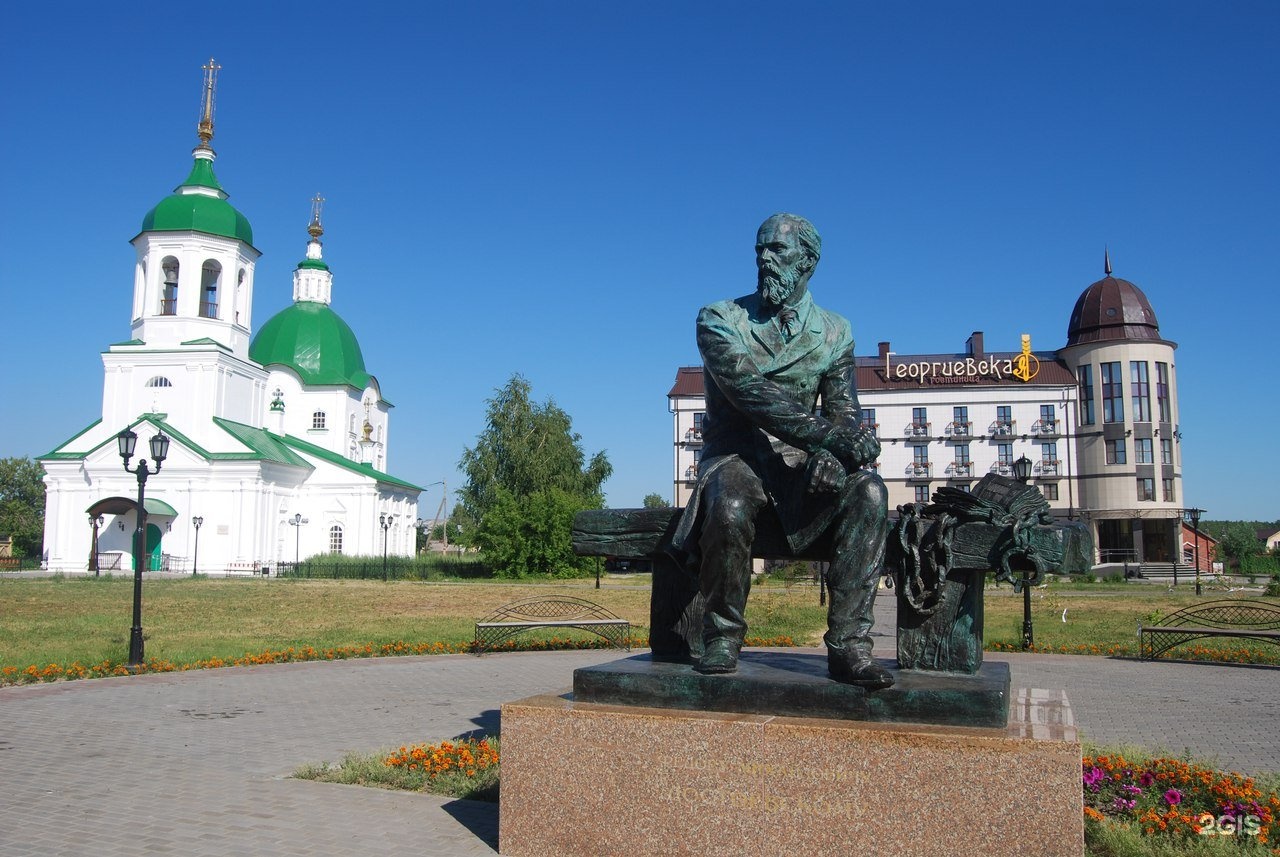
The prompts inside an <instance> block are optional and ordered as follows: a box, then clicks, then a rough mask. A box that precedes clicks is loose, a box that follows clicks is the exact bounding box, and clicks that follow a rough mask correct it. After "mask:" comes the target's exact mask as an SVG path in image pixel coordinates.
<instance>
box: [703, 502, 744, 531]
mask: <svg viewBox="0 0 1280 857" xmlns="http://www.w3.org/2000/svg"><path fill="white" fill-rule="evenodd" d="M755 514H756V508H755V504H753V503H750V502H748V501H747V499H746V498H744V497H740V496H720V497H716V498H715V499H714V500H713V501H712V503H711V504H710V508H709V509H708V510H707V523H708V524H710V525H712V526H715V527H718V528H719V529H720V530H722V531H724V530H745V529H746V528H747V527H748V526H749V525H750V524H751V523H752V522H753V521H754V519H755Z"/></svg>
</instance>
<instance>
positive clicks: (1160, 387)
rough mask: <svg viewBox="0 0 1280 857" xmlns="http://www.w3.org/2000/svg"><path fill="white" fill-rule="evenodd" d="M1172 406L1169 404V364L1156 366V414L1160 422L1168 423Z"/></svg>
mask: <svg viewBox="0 0 1280 857" xmlns="http://www.w3.org/2000/svg"><path fill="white" fill-rule="evenodd" d="M1171 411H1172V406H1171V405H1170V404H1169V364H1168V363H1157V364H1156V413H1157V414H1158V415H1159V417H1160V422H1163V423H1167V422H1169V420H1170V419H1171V417H1170V416H1169V414H1170V412H1171Z"/></svg>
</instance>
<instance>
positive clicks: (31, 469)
mask: <svg viewBox="0 0 1280 857" xmlns="http://www.w3.org/2000/svg"><path fill="white" fill-rule="evenodd" d="M0 535H9V536H12V537H13V552H14V555H15V556H40V554H41V553H42V552H43V550H44V468H43V467H41V466H40V463H39V462H36V461H32V460H31V459H29V458H0Z"/></svg>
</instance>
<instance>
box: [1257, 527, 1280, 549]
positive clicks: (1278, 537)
mask: <svg viewBox="0 0 1280 857" xmlns="http://www.w3.org/2000/svg"><path fill="white" fill-rule="evenodd" d="M1258 541H1260V542H1262V544H1263V546H1265V547H1266V549H1267V550H1268V551H1273V550H1275V549H1276V547H1277V546H1280V527H1267V528H1266V529H1263V530H1258Z"/></svg>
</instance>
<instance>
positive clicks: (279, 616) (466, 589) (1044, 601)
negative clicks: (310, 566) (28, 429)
mask: <svg viewBox="0 0 1280 857" xmlns="http://www.w3.org/2000/svg"><path fill="white" fill-rule="evenodd" d="M643 582H647V581H641V580H638V579H636V578H630V577H625V576H622V577H613V578H608V579H606V583H605V586H604V588H602V589H598V590H597V589H594V588H593V586H592V582H591V581H590V580H583V581H569V582H555V583H525V582H520V583H494V582H467V583H457V582H453V583H436V582H431V583H424V582H409V581H392V582H389V583H383V582H382V581H361V580H338V581H334V580H269V581H265V580H260V579H230V580H224V579H209V578H194V579H180V580H168V579H153V580H147V581H145V583H144V586H143V616H142V618H143V621H142V626H143V629H144V631H145V634H146V653H147V656H148V658H159V659H162V660H167V661H171V662H173V663H175V664H183V663H191V662H194V661H197V660H204V659H207V658H215V657H216V658H224V659H230V658H236V657H240V656H242V655H245V654H246V653H258V652H263V651H269V650H280V649H286V648H288V647H290V646H294V647H298V646H306V645H311V646H315V647H316V648H329V647H339V646H351V645H363V644H365V643H375V644H382V643H391V642H395V641H404V642H406V643H410V644H414V643H429V642H437V641H441V642H447V643H463V642H466V641H468V640H470V639H471V638H472V636H473V631H474V624H475V622H476V621H477V620H478V619H480V618H481V617H483V616H485V615H486V614H488V613H489V612H491V611H492V610H493V609H495V608H497V607H499V606H501V605H503V604H507V603H509V602H512V601H516V600H518V599H521V598H525V597H529V596H531V595H550V594H554V593H561V594H568V595H575V596H577V597H580V598H586V599H589V600H591V601H595V602H597V603H599V604H602V605H603V606H605V607H607V608H608V609H610V610H612V611H613V612H614V613H616V614H618V615H619V616H621V617H622V618H624V619H627V620H628V621H630V622H631V623H632V625H633V627H634V629H635V634H636V635H637V636H644V635H646V634H647V633H648V621H649V590H648V587H647V586H644V585H636V584H637V583H643ZM1211 597H1222V595H1221V594H1216V595H1212V596H1211V595H1208V594H1206V596H1205V598H1204V599H1201V600H1207V599H1208V598H1211ZM1235 597H1240V594H1239V593H1237V594H1236V596H1235ZM132 598H133V591H132V580H131V579H130V578H125V577H114V578H100V579H94V578H66V579H62V578H53V579H6V580H0V667H2V666H14V667H19V668H25V667H26V666H28V665H31V664H37V665H40V666H44V665H46V664H49V663H58V664H70V663H72V662H75V661H79V662H80V663H82V664H91V663H98V662H101V661H103V660H113V661H121V660H123V659H124V658H125V655H126V653H127V650H128V639H129V627H130V624H131V621H132V619H131V616H132ZM1196 600H1197V599H1196V596H1195V595H1194V593H1193V592H1192V590H1191V589H1190V587H1180V588H1179V591H1178V592H1176V593H1170V592H1168V591H1167V589H1166V587H1163V586H1141V585H1130V586H1124V585H1123V584H1121V585H1119V586H1109V585H1105V584H1104V585H1098V586H1094V587H1087V586H1086V587H1071V586H1059V585H1056V584H1051V585H1050V586H1049V587H1047V588H1042V589H1036V590H1034V591H1033V599H1032V611H1033V621H1034V627H1035V639H1036V643H1037V645H1038V646H1049V647H1054V648H1057V647H1059V646H1066V647H1068V648H1073V649H1074V648H1075V647H1077V646H1080V645H1090V644H1096V645H1098V646H1100V647H1101V648H1103V649H1105V648H1107V647H1110V646H1114V645H1120V646H1127V647H1129V648H1130V649H1131V650H1133V649H1135V648H1136V636H1135V633H1136V630H1137V625H1138V623H1139V622H1143V623H1146V624H1150V623H1152V622H1153V621H1155V619H1156V618H1157V617H1158V616H1159V615H1168V614H1169V613H1172V612H1173V611H1174V610H1177V609H1179V608H1181V607H1184V606H1187V605H1189V604H1192V603H1194V602H1195V601H1196ZM884 606H887V604H886V603H885V602H884V600H883V599H882V609H884ZM985 610H986V640H987V642H988V644H991V643H993V642H997V641H1000V642H1005V643H1011V644H1017V643H1018V641H1019V640H1020V639H1021V628H1022V597H1021V596H1020V595H1015V594H1014V593H1013V592H1012V590H1011V589H1010V588H1009V587H1008V586H1001V587H999V588H989V589H988V590H987V592H986V597H985ZM1064 611H1065V621H1063V618H1064ZM881 618H882V619H883V618H885V617H881ZM747 619H748V622H749V624H750V626H751V631H750V633H751V634H752V635H753V636H760V637H776V636H789V637H791V638H792V639H794V640H795V642H796V643H797V644H799V645H817V644H818V643H819V642H820V640H821V636H822V632H823V631H824V630H825V608H822V607H819V606H818V593H817V589H816V588H815V587H814V586H812V585H792V586H789V587H787V586H781V585H772V586H756V587H755V588H754V589H753V591H752V595H751V600H750V603H749V607H748V611H747Z"/></svg>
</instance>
